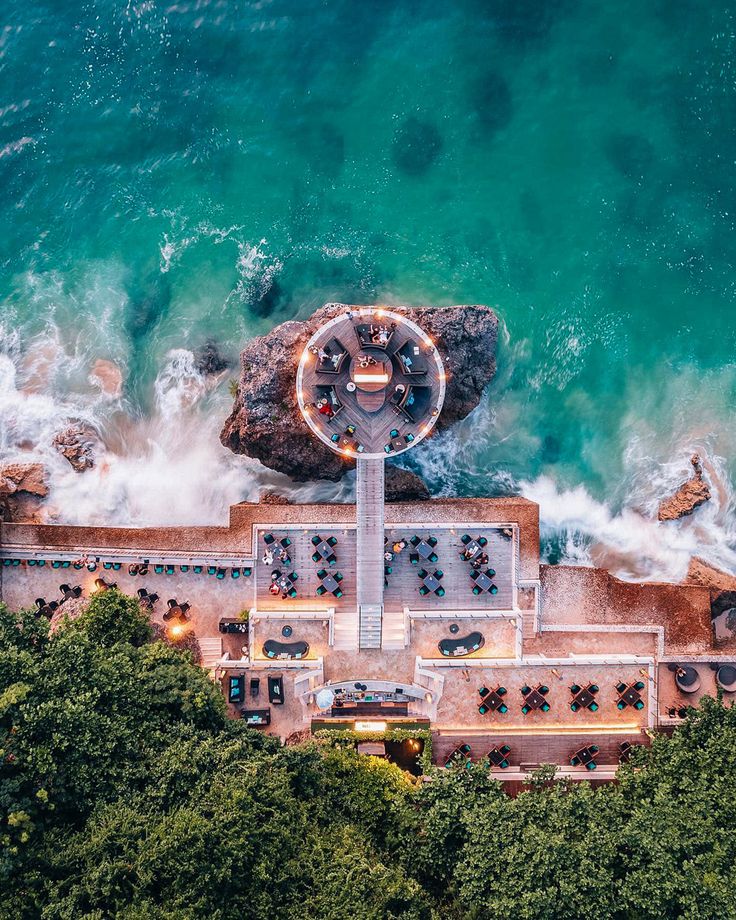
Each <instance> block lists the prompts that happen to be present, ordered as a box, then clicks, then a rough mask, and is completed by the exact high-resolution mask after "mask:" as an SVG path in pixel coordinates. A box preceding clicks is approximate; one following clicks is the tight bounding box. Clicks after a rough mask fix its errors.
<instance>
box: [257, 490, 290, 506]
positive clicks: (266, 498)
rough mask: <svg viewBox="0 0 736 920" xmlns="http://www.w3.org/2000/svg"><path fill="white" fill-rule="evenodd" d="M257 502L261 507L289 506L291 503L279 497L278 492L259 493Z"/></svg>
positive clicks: (283, 497) (284, 497) (285, 498)
mask: <svg viewBox="0 0 736 920" xmlns="http://www.w3.org/2000/svg"><path fill="white" fill-rule="evenodd" d="M258 501H259V502H260V503H261V504H262V505H290V504H291V501H290V500H289V499H288V498H287V497H286V496H285V495H280V494H279V493H278V492H272V491H269V492H261V494H260V497H259V499H258Z"/></svg>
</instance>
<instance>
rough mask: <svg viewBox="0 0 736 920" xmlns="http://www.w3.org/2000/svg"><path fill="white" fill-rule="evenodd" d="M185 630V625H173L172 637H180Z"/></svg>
mask: <svg viewBox="0 0 736 920" xmlns="http://www.w3.org/2000/svg"><path fill="white" fill-rule="evenodd" d="M183 632H184V627H183V626H178V625H177V626H172V627H171V635H172V637H173V638H175V639H176V638H178V637H179V636H180V635H181V634H182V633H183Z"/></svg>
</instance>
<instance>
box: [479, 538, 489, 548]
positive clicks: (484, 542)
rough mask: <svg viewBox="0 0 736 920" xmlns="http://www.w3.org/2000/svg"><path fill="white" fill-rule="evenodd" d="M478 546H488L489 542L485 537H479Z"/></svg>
mask: <svg viewBox="0 0 736 920" xmlns="http://www.w3.org/2000/svg"><path fill="white" fill-rule="evenodd" d="M478 546H488V540H486V538H485V537H478Z"/></svg>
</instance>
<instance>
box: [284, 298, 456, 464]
mask: <svg viewBox="0 0 736 920" xmlns="http://www.w3.org/2000/svg"><path fill="white" fill-rule="evenodd" d="M296 387H297V397H298V400H299V408H300V409H301V411H302V415H303V416H304V418H305V419H306V421H307V424H308V425H309V427H310V428H311V429H312V431H313V432H314V433H315V434H316V435H317V437H318V438H319V439H320V440H321V441H324V443H325V444H327V445H328V446H329V447H331V448H332V449H333V450H334V451H336V452H337V453H340V454H344V455H346V456H349V457H364V458H366V459H368V458H372V459H377V458H382V459H385V458H387V457H392V456H394V455H396V454H400V453H403V452H404V451H405V450H408V449H409V448H410V447H413V446H414V445H415V444H418V443H419V442H420V441H421V440H422V439H423V438H425V437H426V436H427V435H428V434H429V433H430V431H431V430H432V428H433V427H434V425H435V423H436V421H437V419H438V418H439V414H440V411H441V409H442V403H443V401H444V398H445V370H444V367H443V364H442V359H441V358H440V355H439V352H438V351H437V349H436V347H435V345H434V343H433V342H432V340H431V338H430V337H429V336H428V335H427V333H426V332H424V331H423V330H422V329H421V328H420V327H419V326H418V325H417V324H416V323H415V322H413V321H412V320H409V319H407V318H406V317H404V316H401V315H400V314H398V313H393V312H392V311H390V310H382V309H380V308H378V307H361V308H359V309H355V310H350V311H346V312H345V313H341V314H340V315H339V316H336V317H334V319H331V320H330V321H329V322H327V323H325V324H324V326H320V328H319V329H318V330H317V331H316V332H315V333H314V335H313V336H312V338H311V339H310V340H309V342H308V343H307V346H306V348H305V349H304V351H303V353H302V356H301V359H300V361H299V368H298V370H297V379H296Z"/></svg>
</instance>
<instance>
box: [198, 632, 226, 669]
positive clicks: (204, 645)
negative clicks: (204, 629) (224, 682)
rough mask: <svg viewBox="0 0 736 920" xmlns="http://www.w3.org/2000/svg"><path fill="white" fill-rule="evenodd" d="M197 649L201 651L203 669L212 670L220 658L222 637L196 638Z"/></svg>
mask: <svg viewBox="0 0 736 920" xmlns="http://www.w3.org/2000/svg"><path fill="white" fill-rule="evenodd" d="M197 641H198V642H199V650H200V652H201V653H202V667H203V668H204V669H205V671H214V670H215V667H216V666H217V664H218V663H219V661H220V659H221V658H222V639H220V638H219V637H218V638H216V639H204V638H202V639H198V640H197Z"/></svg>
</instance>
